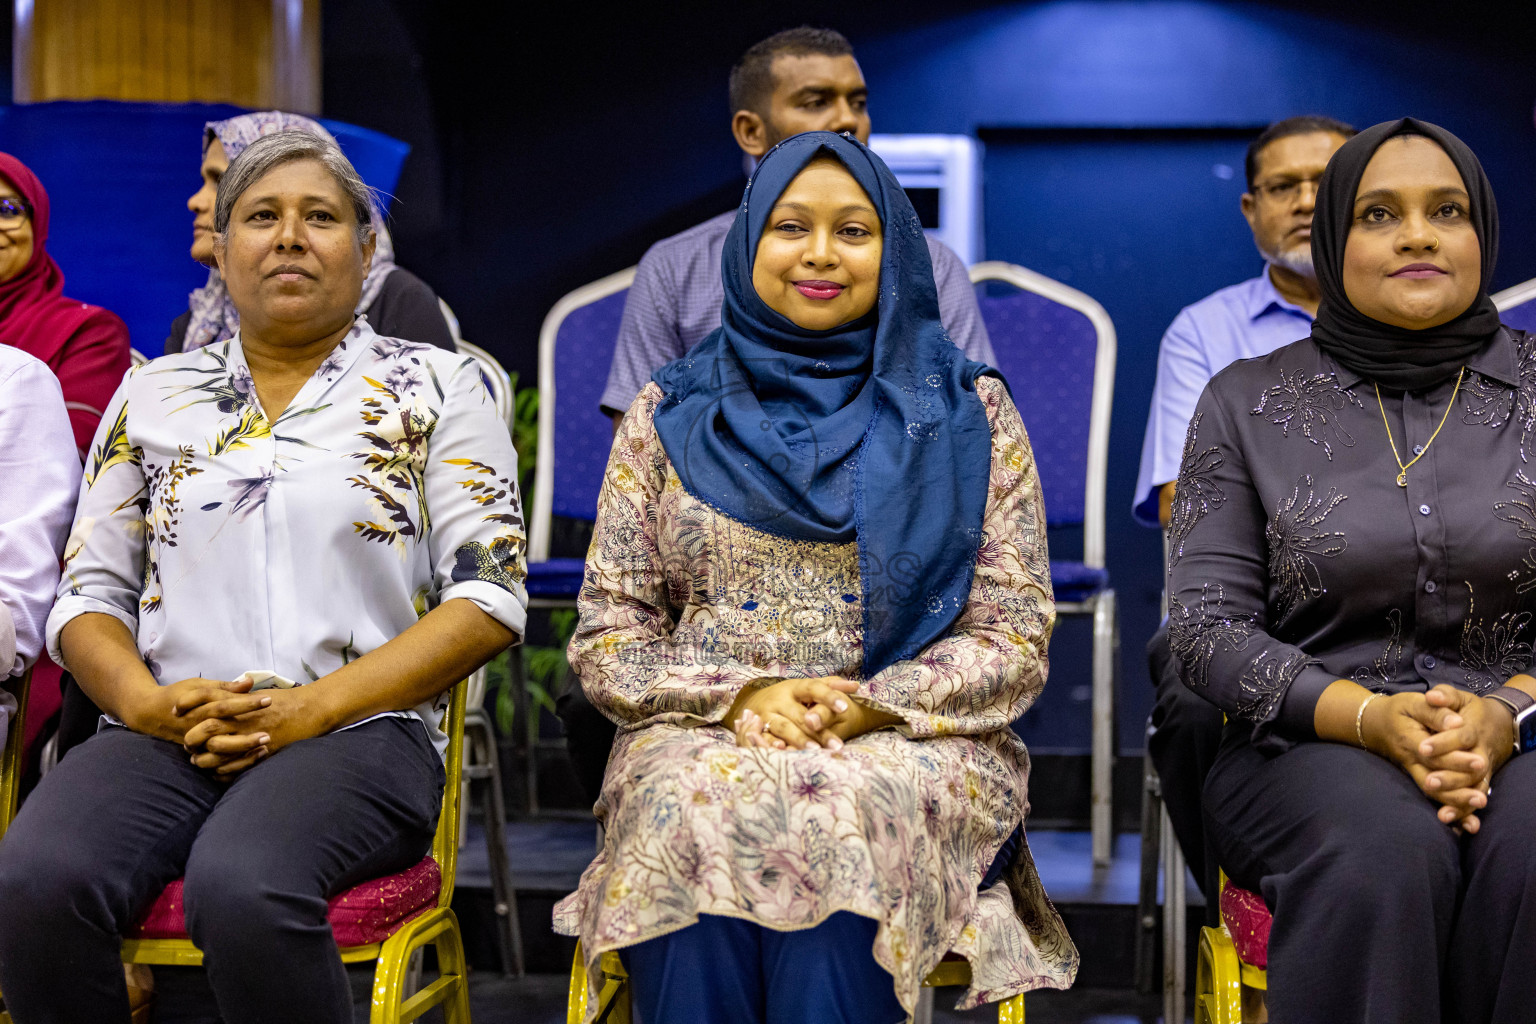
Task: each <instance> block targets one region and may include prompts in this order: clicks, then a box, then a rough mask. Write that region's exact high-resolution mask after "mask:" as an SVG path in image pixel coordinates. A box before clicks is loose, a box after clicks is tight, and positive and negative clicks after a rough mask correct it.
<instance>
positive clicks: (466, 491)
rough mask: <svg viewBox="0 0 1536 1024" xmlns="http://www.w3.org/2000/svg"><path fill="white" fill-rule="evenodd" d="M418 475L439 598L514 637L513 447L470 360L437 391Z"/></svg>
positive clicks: (516, 500) (517, 616) (521, 569)
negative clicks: (472, 608)
mask: <svg viewBox="0 0 1536 1024" xmlns="http://www.w3.org/2000/svg"><path fill="white" fill-rule="evenodd" d="M424 475H425V481H426V485H425V486H426V497H427V509H428V512H429V514H430V516H431V529H430V533H429V543H430V545H431V557H432V565H433V572H434V576H435V578H436V582H437V590H438V599H439V601H440V602H441V601H449V600H452V599H453V598H465V599H467V600H470V601H473V602H474V603H475V604H477V605H479V606H480V609H481V610H482V611H484V612H485V613H486V614H487V615H489V616H491V617H492V618H493V619H495V620H496V621H498V622H500V623H501V624H502V625H504V626H506V627H507V628H508V629H510V630H512V631H513V632H515V633H517V634H518V635H519V636H521V635H522V633H523V629H524V627H525V626H526V625H527V619H528V612H527V608H528V592H527V590H526V587H525V581H526V580H527V578H528V563H527V530H526V528H525V525H524V519H523V506H522V499H521V497H520V496H519V494H518V489H517V452H516V451H515V450H514V449H513V447H512V437H511V435H510V434H509V433H508V432H507V425H506V422H505V421H504V420H502V419H501V417H500V416H499V415H498V414H497V412H496V405H495V403H494V402H493V401H492V400H491V396H490V394H489V393H488V392H487V391H486V390H485V385H484V384H483V383H482V382H481V380H480V374H479V371H478V370H477V368H476V366H475V363H474V361H473V360H465V362H464V363H463V364H462V365H460V367H459V368H458V369H457V370H456V371H455V372H454V374H453V376H452V377H451V378H449V380H448V383H447V385H446V387H445V389H444V401H443V411H442V413H441V415H440V416H439V417H438V421H437V426H436V427H435V429H434V430H433V433H432V442H431V449H430V453H429V455H428V458H427V468H426V472H425V474H424Z"/></svg>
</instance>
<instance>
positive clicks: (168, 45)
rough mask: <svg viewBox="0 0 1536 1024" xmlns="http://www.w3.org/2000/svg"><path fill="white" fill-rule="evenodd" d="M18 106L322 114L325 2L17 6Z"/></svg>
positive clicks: (18, 2) (184, 0)
mask: <svg viewBox="0 0 1536 1024" xmlns="http://www.w3.org/2000/svg"><path fill="white" fill-rule="evenodd" d="M13 17H14V20H15V37H14V50H15V53H14V59H13V62H12V74H13V86H12V87H13V92H14V95H15V99H16V102H18V103H33V102H41V101H43V100H85V99H111V100H152V101H160V102H169V103H187V102H205V103H236V104H239V105H241V106H246V107H257V108H261V107H280V108H282V109H285V110H294V111H299V112H301V113H309V114H316V113H319V111H320V0H13Z"/></svg>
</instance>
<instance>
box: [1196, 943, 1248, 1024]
mask: <svg viewBox="0 0 1536 1024" xmlns="http://www.w3.org/2000/svg"><path fill="white" fill-rule="evenodd" d="M1242 990H1243V985H1242V967H1241V965H1240V964H1239V963H1238V959H1237V948H1236V947H1235V946H1233V945H1232V938H1231V936H1229V935H1228V934H1227V933H1226V932H1225V931H1224V930H1223V929H1221V928H1202V929H1200V962H1199V966H1198V967H1197V968H1196V970H1195V1024H1242V1019H1243V996H1242Z"/></svg>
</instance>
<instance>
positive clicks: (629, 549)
mask: <svg viewBox="0 0 1536 1024" xmlns="http://www.w3.org/2000/svg"><path fill="white" fill-rule="evenodd" d="M722 274H723V277H724V284H725V304H724V309H723V311H722V316H721V327H720V329H719V330H717V331H716V332H715V333H714V334H712V335H710V336H709V337H708V338H706V339H705V340H704V341H702V342H700V343H699V345H698V346H697V347H696V348H694V349H693V351H691V352H690V353H688V355H686V356H684V357H683V358H682V359H680V360H678V361H677V362H674V363H672V364H669V365H668V366H665V367H663V368H662V369H661V370H660V371H658V372H657V374H656V377H655V379H654V380H653V382H652V383H651V384H649V385H648V386H647V387H646V389H645V390H644V391H643V392H642V393H641V394H640V396H639V397H638V398H637V399H636V400H635V403H634V405H633V406H631V408H630V410H629V412H628V414H627V415H626V417H625V419H624V422H623V424H622V426H621V427H620V429H619V433H618V436H617V438H616V439H615V443H614V449H613V454H612V456H611V458H610V462H609V466H608V472H607V477H606V480H605V482H604V485H603V490H602V494H601V497H600V498H599V504H598V517H597V526H596V532H595V535H594V539H593V542H592V548H591V550H590V552H589V554H588V559H587V572H586V579H585V582H584V585H583V588H582V593H581V598H580V610H581V623H580V626H579V627H578V629H577V632H576V635H575V637H574V638H573V640H572V642H571V651H570V654H571V663H572V665H573V666H574V667H575V668H576V671H577V672H578V674H579V675H580V676H581V680H582V685H583V687H584V688H585V690H586V693H587V696H588V697H589V698H590V699H591V701H592V702H593V704H594V705H595V706H597V707H598V708H599V709H600V710H602V711H603V712H604V714H606V715H608V717H610V718H612V719H613V720H614V721H616V722H618V723H619V724H620V726H621V729H620V732H619V737H618V741H617V743H616V744H615V747H614V752H613V755H612V758H611V759H610V761H609V766H608V773H607V776H606V778H605V780H604V787H603V794H602V797H601V799H600V800H599V801H598V803H597V806H596V809H595V810H596V813H597V814H598V817H599V819H600V820H602V822H603V824H604V826H605V836H606V838H605V843H604V849H603V850H602V852H601V853H600V854H599V855H598V857H597V859H596V860H595V861H594V862H593V864H592V865H591V867H589V868H588V870H587V872H586V873H585V875H584V876H583V878H582V882H581V886H580V888H579V889H578V891H577V892H576V893H574V894H572V895H571V896H570V897H568V898H567V899H566V900H564V901H563V902H562V903H561V904H560V906H559V907H558V908H557V909H556V914H555V923H556V927H557V929H558V930H560V931H562V932H564V933H566V934H571V935H579V936H580V937H581V939H582V947H583V950H584V955H585V957H586V960H587V964H588V971H589V974H588V976H589V978H590V979H595V978H596V977H597V973H596V971H595V970H593V968H594V967H595V966H596V961H597V958H598V957H599V956H600V955H601V954H602V953H603V952H605V951H608V950H615V949H617V950H620V951H621V955H622V956H623V957H624V959H625V962H626V964H627V967H628V971H629V974H630V976H631V978H632V979H633V980H632V984H633V994H634V999H635V1006H636V1008H637V1011H638V1014H637V1015H638V1016H639V1019H641V1020H643V1021H647V1022H655V1021H667V1020H689V1021H704V1022H707V1021H727V1020H730V1021H738V1020H740V1021H764V1022H779V1021H790V1020H794V1021H804V1020H817V1021H830V1022H837V1021H845V1022H850V1024H851V1022H870V1024H876V1022H879V1024H888V1022H892V1021H898V1020H903V1019H905V1018H906V1017H907V1016H908V1015H909V1014H910V1013H911V1012H912V1010H913V1008H914V1006H915V1004H916V999H917V996H918V990H919V986H920V984H921V982H922V979H923V978H924V977H925V976H926V975H927V974H928V972H929V971H931V970H932V969H933V967H934V966H935V965H936V964H937V963H938V961H939V960H940V959H942V958H943V957H944V956H945V955H946V954H947V953H950V952H955V953H958V954H959V955H961V956H963V957H965V958H966V959H968V960H969V961H970V963H971V968H972V985H971V989H970V991H969V992H968V993H967V994H966V996H965V997H964V1000H963V1001H962V1004H961V1005H962V1006H971V1005H975V1004H977V1003H979V1002H981V1001H985V1000H996V999H999V998H1005V997H1009V996H1012V995H1014V994H1016V993H1020V992H1024V991H1027V990H1029V989H1034V988H1040V987H1054V988H1064V987H1066V986H1067V985H1070V984H1071V981H1072V978H1073V976H1074V974H1075V972H1076V966H1077V954H1076V951H1075V950H1074V949H1073V947H1072V944H1071V941H1070V939H1069V938H1068V937H1067V935H1066V931H1065V929H1064V928H1063V927H1062V924H1061V921H1060V919H1059V918H1058V917H1057V916H1056V913H1055V911H1054V910H1053V909H1052V908H1051V906H1050V903H1049V901H1048V900H1047V899H1046V897H1045V893H1044V891H1043V890H1042V889H1041V887H1040V883H1039V879H1038V877H1037V876H1036V874H1035V870H1034V863H1033V860H1032V859H1031V857H1030V855H1029V850H1028V847H1027V845H1026V844H1024V843H1023V840H1022V831H1021V829H1022V822H1023V815H1024V811H1025V809H1026V807H1027V781H1028V763H1029V761H1028V754H1027V752H1026V751H1025V750H1024V747H1023V745H1022V743H1020V741H1019V740H1018V737H1017V736H1016V735H1015V734H1014V733H1013V731H1012V730H1011V729H1010V728H1009V723H1011V722H1012V721H1013V720H1014V719H1015V718H1017V717H1018V716H1019V715H1020V714H1022V713H1023V711H1024V710H1025V709H1026V708H1027V707H1028V706H1029V705H1030V703H1032V702H1033V700H1034V699H1035V697H1036V696H1037V695H1038V694H1039V692H1040V689H1041V687H1042V686H1043V685H1044V683H1045V675H1046V647H1047V644H1048V641H1049V638H1050V631H1051V626H1052V623H1053V621H1054V608H1053V605H1052V602H1051V588H1050V574H1049V568H1048V559H1047V556H1046V549H1045V515H1044V510H1043V508H1042V505H1041V499H1040V489H1039V480H1038V477H1037V475H1036V473H1035V468H1034V462H1033V458H1032V455H1031V452H1030V447H1029V441H1028V438H1027V437H1026V435H1025V433H1024V428H1023V425H1022V423H1021V422H1020V419H1019V414H1018V411H1017V410H1016V409H1015V408H1014V406H1013V403H1012V401H1011V400H1010V398H1009V396H1008V392H1007V389H1006V387H1005V386H1004V385H1003V383H1002V382H1001V380H999V379H998V378H997V376H996V375H995V373H994V372H993V371H991V370H989V369H988V368H987V367H985V366H983V365H981V364H978V363H973V362H969V361H967V360H966V359H965V358H964V357H963V356H962V355H961V354H960V353H959V351H958V350H957V349H956V348H955V346H954V344H953V343H952V342H951V341H950V339H949V338H948V336H947V335H946V334H945V332H944V328H943V326H942V325H941V323H940V321H939V313H938V301H937V296H936V289H935V286H934V281H933V271H932V267H931V265H930V263H929V260H928V250H927V246H926V245H925V243H924V241H923V237H922V228H921V226H920V225H919V223H918V219H917V216H916V214H915V213H914V212H913V210H912V206H911V204H910V202H909V201H908V200H907V198H906V195H905V194H904V193H903V192H902V190H901V187H900V185H899V184H898V183H897V182H896V179H895V178H894V176H893V175H892V174H891V172H890V170H889V169H888V168H887V167H886V166H885V164H884V163H882V162H881V160H880V159H879V157H877V156H875V155H874V154H873V153H872V152H870V151H869V150H868V149H867V148H865V147H864V146H863V145H861V144H860V143H858V142H856V141H854V140H853V139H852V138H850V137H848V136H840V135H834V134H832V133H829V132H812V133H807V134H805V135H799V136H796V137H794V138H792V139H788V140H786V141H785V142H783V143H781V144H779V145H778V146H777V147H776V148H774V149H773V150H772V151H771V152H770V153H769V154H768V155H767V156H766V157H764V159H763V161H762V163H761V165H760V166H759V167H758V170H757V173H756V174H755V175H754V176H753V179H752V181H751V182H750V183H749V184H748V186H747V191H746V194H745V195H744V197H743V199H742V204H741V208H740V211H739V212H738V215H737V218H736V223H735V225H734V226H733V228H732V229H731V233H730V235H729V236H728V238H727V239H726V244H725V251H724V256H723V259H722ZM592 1005H593V1006H594V1008H595V1001H594V1002H593V1004H592Z"/></svg>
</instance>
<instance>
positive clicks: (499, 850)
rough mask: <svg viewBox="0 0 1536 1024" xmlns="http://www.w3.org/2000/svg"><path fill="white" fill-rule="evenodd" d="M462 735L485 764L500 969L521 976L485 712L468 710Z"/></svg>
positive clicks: (496, 764) (502, 814)
mask: <svg viewBox="0 0 1536 1024" xmlns="http://www.w3.org/2000/svg"><path fill="white" fill-rule="evenodd" d="M464 736H465V739H467V740H469V741H470V743H471V744H472V747H471V749H472V750H473V751H474V752H475V761H476V762H477V763H478V764H479V765H482V766H484V768H485V776H486V777H485V778H484V779H483V780H481V781H484V782H487V783H488V785H486V786H485V787H483V789H482V792H481V795H482V802H481V806H482V807H483V808H484V812H483V814H482V818H483V820H484V822H485V845H486V853H487V855H488V858H489V860H490V865H491V891H492V894H493V896H494V898H495V901H496V918H497V922H496V923H497V925H498V927H499V930H500V933H501V934H500V946H501V970H502V973H503V974H504V975H506V976H507V977H519V978H521V977H522V976H523V930H522V922H521V920H520V919H519V917H518V913H517V890H516V889H514V888H513V887H512V869H511V865H510V864H509V863H508V861H507V816H506V804H505V803H504V802H503V794H502V790H501V764H500V761H499V759H498V758H497V754H496V736H495V733H494V732H493V731H492V730H491V723H490V719H489V718H487V717H486V715H485V713H484V712H479V713H475V712H470V713H469V714H467V715H466V716H465V719H464Z"/></svg>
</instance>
